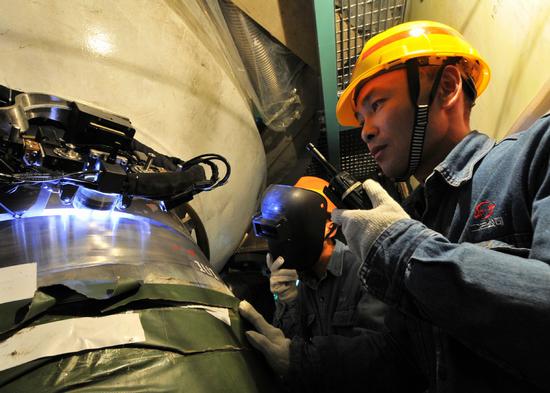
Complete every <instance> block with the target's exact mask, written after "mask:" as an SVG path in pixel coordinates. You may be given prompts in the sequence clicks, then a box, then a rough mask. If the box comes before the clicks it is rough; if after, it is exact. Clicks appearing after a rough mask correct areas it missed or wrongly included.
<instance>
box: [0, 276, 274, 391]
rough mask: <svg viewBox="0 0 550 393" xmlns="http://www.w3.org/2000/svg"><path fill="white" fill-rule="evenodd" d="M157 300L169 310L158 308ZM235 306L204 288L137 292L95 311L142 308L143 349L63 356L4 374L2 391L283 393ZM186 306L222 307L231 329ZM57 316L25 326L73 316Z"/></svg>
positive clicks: (45, 315) (174, 287) (153, 287)
mask: <svg viewBox="0 0 550 393" xmlns="http://www.w3.org/2000/svg"><path fill="white" fill-rule="evenodd" d="M159 300H162V301H166V302H169V303H168V304H169V305H168V306H166V305H163V306H159V305H158V302H159ZM97 302H101V303H104V302H105V300H100V301H97ZM136 302H137V303H136ZM238 302H239V300H238V299H237V298H235V297H232V296H229V295H226V294H223V293H220V292H216V291H213V290H209V289H205V288H197V287H190V286H182V285H165V284H145V285H142V286H141V287H140V288H139V289H138V290H137V291H133V292H132V295H130V296H128V297H126V298H123V299H122V300H120V301H118V302H115V303H113V302H112V301H110V302H108V303H107V304H108V307H100V308H99V310H100V311H99V312H97V314H96V315H95V316H104V315H112V314H117V313H120V312H122V311H124V312H126V311H127V310H131V305H132V304H134V305H139V308H140V309H138V310H132V311H130V312H134V313H137V314H139V317H140V321H141V324H142V327H143V330H144V332H145V342H140V343H135V344H131V345H124V346H117V347H110V348H100V349H95V350H85V351H81V352H77V353H66V354H60V355H57V356H52V357H46V358H40V359H37V360H34V361H31V362H28V363H25V364H22V365H20V366H17V367H13V368H10V369H7V370H4V371H2V372H0V392H10V393H11V392H31V391H40V392H62V391H63V392H65V391H71V392H199V393H200V392H245V393H246V392H251V393H252V392H271V391H273V392H275V391H281V386H280V382H279V380H278V378H277V377H276V376H275V375H274V374H273V373H272V372H271V370H270V368H269V367H268V365H267V363H266V362H265V360H264V358H263V357H262V356H261V354H259V353H257V352H256V351H254V350H253V349H252V348H251V347H250V345H249V344H248V342H247V340H246V337H245V335H244V330H245V327H244V326H243V323H244V321H243V320H242V319H241V318H240V315H239V314H238V311H237V306H238ZM180 303H181V304H180ZM189 303H191V304H193V305H197V304H199V305H204V306H210V307H222V308H227V309H228V313H229V317H230V321H231V325H230V326H229V325H227V324H226V323H225V322H223V321H222V320H220V319H218V318H216V317H214V316H212V315H210V314H209V313H208V312H207V311H206V310H204V309H201V308H199V309H197V308H186V307H185V305H186V304H189ZM150 306H152V307H155V308H148V307H150ZM75 308H78V307H75ZM55 309H56V308H52V309H50V311H49V312H48V313H43V314H42V315H40V316H39V317H37V318H35V319H34V320H32V321H31V322H30V323H27V324H25V327H30V326H36V325H41V324H44V323H48V322H53V321H58V320H68V319H71V318H74V317H75V315H67V314H66V311H67V308H65V307H64V308H62V310H63V312H62V313H60V314H54V313H53V312H52V311H53V310H55ZM81 311H82V310H81ZM78 316H82V314H80V315H78ZM88 316H90V315H89V314H88ZM247 328H250V327H247ZM113 332H114V334H116V326H113ZM3 338H5V337H3ZM45 339H47V338H45Z"/></svg>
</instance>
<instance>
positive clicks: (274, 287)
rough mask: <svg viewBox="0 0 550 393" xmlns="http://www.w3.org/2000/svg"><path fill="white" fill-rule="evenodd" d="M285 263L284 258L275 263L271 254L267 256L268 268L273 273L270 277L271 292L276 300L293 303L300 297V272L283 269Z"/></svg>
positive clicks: (276, 260)
mask: <svg viewBox="0 0 550 393" xmlns="http://www.w3.org/2000/svg"><path fill="white" fill-rule="evenodd" d="M284 262H285V260H284V259H283V257H279V258H277V259H275V261H273V258H272V256H271V254H267V256H266V263H267V268H268V269H269V270H270V271H271V276H270V277H269V290H270V291H271V293H272V294H273V297H274V298H275V300H278V301H280V302H281V303H286V304H288V303H292V302H293V301H294V299H296V296H298V288H297V286H296V281H297V280H298V272H296V270H294V269H281V265H282V264H283V263H284Z"/></svg>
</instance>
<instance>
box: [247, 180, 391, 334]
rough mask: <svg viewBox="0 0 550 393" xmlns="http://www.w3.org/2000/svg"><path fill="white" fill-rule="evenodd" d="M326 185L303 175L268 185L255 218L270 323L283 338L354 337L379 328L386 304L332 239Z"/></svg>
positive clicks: (343, 247)
mask: <svg viewBox="0 0 550 393" xmlns="http://www.w3.org/2000/svg"><path fill="white" fill-rule="evenodd" d="M327 185H328V183H327V182H326V181H325V180H323V179H320V178H318V177H312V176H304V177H302V178H300V179H299V180H298V182H297V183H296V184H295V186H294V187H291V186H284V185H272V186H270V187H269V188H268V189H267V190H266V192H265V194H264V198H263V201H262V214H261V215H259V216H257V217H255V219H254V227H255V230H256V233H257V234H258V235H259V236H262V237H266V238H267V239H268V244H269V249H270V252H271V253H273V255H274V256H275V257H276V259H275V261H273V258H272V256H271V255H270V254H268V255H267V265H268V268H269V270H270V271H271V277H270V289H271V292H272V293H273V296H274V298H275V304H276V308H275V316H274V321H273V324H274V325H275V326H277V327H279V328H280V329H282V331H283V332H284V334H285V336H287V337H294V336H299V337H301V338H303V339H309V338H311V337H315V336H328V335H333V334H335V335H340V336H348V337H349V336H355V335H358V334H362V333H365V332H366V331H367V329H369V330H381V329H382V328H383V323H384V315H385V311H386V305H385V304H384V303H382V302H381V301H379V300H377V299H375V298H374V297H372V296H371V295H369V294H368V293H367V292H366V290H365V289H364V288H362V287H361V283H360V281H359V279H358V277H357V273H358V270H359V266H360V263H359V260H358V259H357V258H356V257H355V255H354V254H352V253H351V251H350V250H349V248H348V247H347V246H346V245H344V244H343V243H342V242H340V241H339V240H337V239H336V238H335V236H336V234H337V230H338V228H337V226H336V225H334V224H333V223H332V221H330V219H329V217H330V213H331V212H332V210H333V209H334V208H335V206H334V204H333V203H332V202H331V201H330V200H329V199H328V198H326V196H325V195H324V193H323V189H324V187H325V186H327Z"/></svg>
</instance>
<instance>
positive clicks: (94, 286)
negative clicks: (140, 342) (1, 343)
mask: <svg viewBox="0 0 550 393" xmlns="http://www.w3.org/2000/svg"><path fill="white" fill-rule="evenodd" d="M56 287H67V288H69V289H71V290H73V291H75V292H77V293H78V294H80V295H82V296H84V297H86V298H88V299H91V300H94V299H95V300H105V302H104V303H105V306H104V307H103V309H102V311H103V312H107V311H112V310H115V309H116V308H118V307H122V306H126V305H128V304H130V303H132V302H136V301H144V300H159V301H167V302H182V303H194V304H203V305H207V306H214V307H227V308H233V309H236V308H237V306H238V304H239V300H238V299H237V298H235V297H233V296H229V295H227V294H225V293H221V292H218V291H214V290H212V289H208V288H199V287H194V286H189V285H177V284H143V283H141V282H138V281H120V282H112V283H111V282H109V283H105V282H98V281H88V282H87V281H78V282H76V281H71V282H66V283H63V284H61V285H58V286H56ZM52 288H53V286H52V287H45V288H39V289H38V290H37V291H36V292H35V294H34V297H33V298H32V299H30V300H29V299H26V300H19V301H15V302H9V303H4V304H0V315H1V316H2V317H1V318H0V335H1V334H3V333H6V332H8V331H9V330H11V329H14V328H17V327H19V326H21V325H23V324H24V323H25V322H27V321H29V320H31V319H32V318H34V317H36V316H37V315H40V314H42V313H44V312H46V311H47V310H48V309H49V308H51V307H53V306H55V305H56V304H57V303H58V301H57V300H56V298H55V297H54V296H51V295H49V294H47V293H46V292H52Z"/></svg>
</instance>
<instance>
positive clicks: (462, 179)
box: [289, 116, 550, 392]
mask: <svg viewBox="0 0 550 393" xmlns="http://www.w3.org/2000/svg"><path fill="white" fill-rule="evenodd" d="M549 161H550V116H546V117H544V118H542V119H539V120H538V121H537V122H536V123H535V124H534V125H533V126H532V127H531V128H530V129H529V130H527V131H524V132H521V133H517V134H514V135H512V136H509V137H507V138H506V139H504V140H502V141H501V142H499V143H495V142H494V141H493V140H491V139H490V138H488V137H487V136H485V135H483V134H480V133H478V132H472V133H471V134H469V135H468V136H467V137H466V138H464V139H463V140H462V141H461V142H460V143H459V144H458V145H457V146H456V147H455V148H454V149H453V150H452V151H451V153H450V154H449V155H448V157H447V158H446V159H445V160H444V161H443V162H442V163H441V164H440V165H438V166H437V167H436V168H435V170H434V172H433V173H432V174H431V175H430V176H429V178H428V179H427V180H426V182H425V185H424V187H422V188H420V189H418V190H417V191H416V192H415V194H414V195H413V198H411V200H410V201H409V203H408V209H407V210H408V211H409V212H410V214H411V217H413V218H417V220H414V219H407V220H402V221H399V222H397V223H395V224H393V225H392V226H391V227H390V228H388V229H387V230H386V231H385V232H383V233H382V235H381V236H380V237H379V238H378V239H377V240H376V242H375V244H374V245H373V247H372V248H371V250H370V252H369V255H368V256H367V260H368V261H369V263H368V266H369V269H367V270H366V272H365V274H364V275H363V276H362V277H361V279H362V280H363V281H364V282H365V283H366V285H367V286H368V289H369V291H370V292H371V293H373V294H374V295H376V296H377V297H379V298H380V299H382V300H383V301H384V302H386V303H387V304H389V305H390V306H393V307H394V308H393V311H392V312H390V315H388V317H387V319H386V323H387V326H388V328H389V330H390V332H389V333H388V334H376V335H370V336H369V337H365V338H362V337H359V338H356V339H352V340H351V341H350V339H347V340H346V339H341V338H338V337H334V338H332V339H326V340H317V341H314V342H310V343H301V345H298V343H293V345H292V346H291V371H290V374H289V375H290V377H289V378H290V379H291V380H295V378H297V373H299V374H301V378H302V379H306V378H314V377H313V375H316V376H317V379H318V380H319V377H321V380H320V381H319V382H318V384H319V385H318V386H323V387H325V388H327V389H330V387H329V386H328V385H330V386H332V387H333V388H335V389H337V391H338V388H337V386H343V385H338V384H339V383H342V382H343V381H347V382H351V385H349V388H345V389H342V390H340V391H355V390H363V389H364V390H365V391H375V392H378V391H419V392H422V391H424V389H425V388H428V391H430V392H536V391H550V375H549V374H548V371H549V370H550V360H549V355H548V354H549V353H550V334H549V332H550V171H549V170H548V164H549ZM308 352H314V353H315V355H316V358H317V360H318V363H317V364H313V363H309V364H302V365H299V366H298V365H297V362H300V359H301V357H302V355H303V353H308ZM309 357H310V358H313V357H314V356H312V355H311V354H310V355H309ZM295 366H297V368H296V369H295ZM328 370H332V371H330V372H329V371H328ZM327 373H330V375H326V374H327ZM316 383H317V382H316ZM361 387H362V388H363V389H361Z"/></svg>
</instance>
